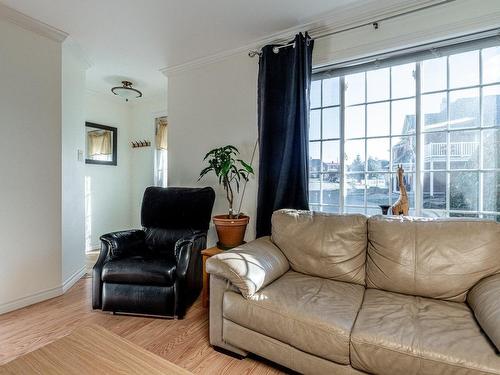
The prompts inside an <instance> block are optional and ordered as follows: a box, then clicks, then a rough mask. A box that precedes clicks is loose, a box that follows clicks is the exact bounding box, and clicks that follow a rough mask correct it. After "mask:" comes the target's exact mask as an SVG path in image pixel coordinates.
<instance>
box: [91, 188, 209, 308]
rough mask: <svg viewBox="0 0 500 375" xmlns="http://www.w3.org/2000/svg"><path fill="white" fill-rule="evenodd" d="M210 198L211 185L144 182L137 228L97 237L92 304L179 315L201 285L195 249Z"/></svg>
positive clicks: (205, 228) (200, 242) (203, 239)
mask: <svg viewBox="0 0 500 375" xmlns="http://www.w3.org/2000/svg"><path fill="white" fill-rule="evenodd" d="M214 200H215V192H214V190H213V189H212V188H209V187H207V188H159V187H148V188H147V189H146V191H145V193H144V198H143V201H142V210H141V224H142V226H143V229H142V230H127V231H121V232H114V233H108V234H105V235H103V236H101V253H100V254H99V258H98V260H97V262H96V264H95V266H94V269H93V280H92V307H93V308H94V309H102V310H104V311H112V312H121V313H131V314H147V315H160V316H167V317H175V318H182V317H183V316H184V314H185V312H186V309H187V307H188V306H189V305H190V304H191V303H192V302H193V301H194V300H195V299H196V298H197V297H198V295H199V293H200V290H201V287H202V262H201V254H200V251H201V250H202V249H204V248H205V247H206V235H207V231H208V226H209V223H210V217H211V214H212V207H213V204H214Z"/></svg>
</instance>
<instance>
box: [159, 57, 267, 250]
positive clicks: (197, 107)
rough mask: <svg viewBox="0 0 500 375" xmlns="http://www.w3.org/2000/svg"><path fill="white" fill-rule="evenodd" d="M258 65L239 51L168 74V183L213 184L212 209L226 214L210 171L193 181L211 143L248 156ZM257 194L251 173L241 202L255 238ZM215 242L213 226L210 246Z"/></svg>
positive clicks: (249, 233)
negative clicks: (235, 149)
mask: <svg viewBox="0 0 500 375" xmlns="http://www.w3.org/2000/svg"><path fill="white" fill-rule="evenodd" d="M257 68H258V65H257V61H256V60H252V59H250V58H248V56H247V55H246V54H240V55H238V56H234V57H232V58H230V59H226V60H224V61H220V62H218V63H216V64H209V65H206V66H204V67H201V68H199V69H194V70H190V71H189V72H183V73H180V74H178V75H173V76H171V77H168V108H169V118H168V123H169V133H168V149H169V151H168V152H169V158H168V169H169V179H168V181H169V186H212V187H214V188H215V189H216V192H217V199H216V202H215V206H214V210H213V214H224V213H227V202H226V201H225V197H224V191H223V190H222V189H221V188H220V187H218V185H217V181H216V179H215V178H214V177H213V176H207V177H206V178H204V179H203V180H202V181H200V182H197V179H198V176H199V173H200V171H201V170H202V169H203V167H204V162H203V157H204V156H205V154H206V153H207V151H209V150H211V149H212V148H215V147H219V146H224V145H227V144H232V145H234V146H236V147H237V148H238V149H239V150H240V152H241V157H242V159H243V160H246V161H250V158H251V155H252V151H253V147H254V144H255V141H256V139H257V81H256V78H257ZM256 165H258V161H257V160H255V161H254V166H256ZM256 199H257V178H252V179H251V180H250V182H249V184H248V187H247V191H246V197H245V200H244V203H243V207H242V210H243V211H244V212H245V213H246V214H249V215H250V225H249V228H248V230H247V240H248V239H252V238H254V237H255V215H256V207H255V202H256ZM215 242H216V235H215V233H214V230H213V228H212V229H211V230H210V233H209V245H214V244H215Z"/></svg>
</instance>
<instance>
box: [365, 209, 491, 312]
mask: <svg viewBox="0 0 500 375" xmlns="http://www.w3.org/2000/svg"><path fill="white" fill-rule="evenodd" d="M368 241H369V243H368V259H367V264H366V267H367V270H366V284H367V287H369V288H377V289H384V290H388V291H392V292H397V293H404V294H410V295H418V296H422V297H431V298H437V299H443V300H449V301H457V302H464V301H465V297H466V294H467V291H468V290H469V289H470V288H471V287H472V286H474V284H476V283H477V282H478V281H479V280H481V279H482V278H484V277H486V276H489V275H492V274H494V273H497V272H499V271H500V256H499V245H498V244H499V243H500V224H498V223H495V222H492V221H484V220H471V219H467V220H463V219H423V218H420V219H417V218H398V217H393V218H390V217H385V216H374V217H371V218H370V219H369V220H368Z"/></svg>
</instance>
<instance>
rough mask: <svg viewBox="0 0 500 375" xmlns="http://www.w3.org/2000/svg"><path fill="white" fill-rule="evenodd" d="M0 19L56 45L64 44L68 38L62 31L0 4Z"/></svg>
mask: <svg viewBox="0 0 500 375" xmlns="http://www.w3.org/2000/svg"><path fill="white" fill-rule="evenodd" d="M0 19H1V20H5V21H8V22H10V23H13V24H15V25H17V26H19V27H22V28H23V29H25V30H28V31H32V32H34V33H35V34H38V35H41V36H43V37H46V38H49V39H51V40H53V41H56V42H58V43H62V42H64V40H65V39H66V38H67V37H68V34H67V33H65V32H64V31H61V30H59V29H56V28H55V27H52V26H50V25H47V24H46V23H44V22H42V21H39V20H36V19H34V18H31V17H29V16H27V15H26V14H23V13H21V12H18V11H17V10H15V9H12V8H10V7H8V6H6V5H3V4H0Z"/></svg>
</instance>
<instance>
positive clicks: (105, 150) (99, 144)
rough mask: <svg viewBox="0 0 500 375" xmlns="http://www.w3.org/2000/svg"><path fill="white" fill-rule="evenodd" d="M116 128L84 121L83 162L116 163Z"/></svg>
mask: <svg viewBox="0 0 500 375" xmlns="http://www.w3.org/2000/svg"><path fill="white" fill-rule="evenodd" d="M117 137H118V130H117V129H116V128H114V127H112V126H106V125H99V124H94V123H92V122H86V123H85V149H86V155H85V163H86V164H101V165H116V155H117V150H116V144H117Z"/></svg>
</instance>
